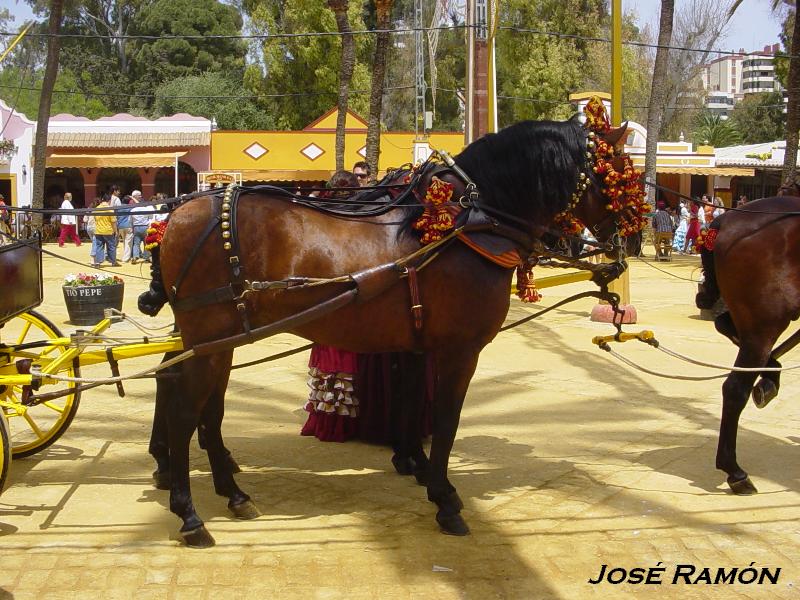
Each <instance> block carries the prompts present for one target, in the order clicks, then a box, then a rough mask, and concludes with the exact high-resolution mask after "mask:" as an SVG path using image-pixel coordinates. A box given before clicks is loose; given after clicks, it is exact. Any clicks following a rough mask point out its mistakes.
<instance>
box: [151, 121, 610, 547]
mask: <svg viewBox="0 0 800 600" xmlns="http://www.w3.org/2000/svg"><path fill="white" fill-rule="evenodd" d="M622 133H623V130H622V129H618V130H612V131H611V132H608V133H606V134H605V135H604V137H605V139H606V141H608V142H609V143H610V144H612V145H613V144H615V143H617V142H618V140H619V138H620V137H621V135H622ZM591 135H592V134H587V132H586V130H585V129H584V128H583V127H582V126H581V125H580V124H579V122H578V121H577V120H576V119H572V120H570V121H568V122H563V123H562V122H524V123H520V124H517V125H515V126H512V127H509V128H507V129H505V130H503V131H501V132H500V133H497V134H490V135H488V136H486V137H484V138H482V139H480V140H478V141H477V142H475V143H473V144H471V145H470V146H468V147H467V148H466V149H465V150H464V152H462V153H461V154H460V155H459V156H458V157H457V158H456V160H455V164H456V166H455V167H453V168H444V167H440V168H439V170H438V171H437V173H436V174H437V177H439V178H440V179H441V180H443V181H446V182H449V183H451V184H452V185H453V186H454V195H453V201H455V200H459V199H460V203H461V205H462V206H463V207H465V208H464V210H463V212H462V213H461V215H460V216H459V217H458V220H457V224H461V223H467V224H469V222H471V221H472V220H473V218H478V217H479V216H480V213H481V212H483V213H484V214H486V213H488V215H489V218H488V219H483V222H484V223H489V224H490V225H489V229H490V230H489V231H484V232H483V233H482V234H481V235H487V236H488V237H490V238H492V239H495V240H500V241H501V242H503V243H505V244H506V246H508V244H509V243H510V244H511V245H512V246H514V247H516V248H518V249H519V251H520V252H521V254H522V255H523V256H525V255H527V254H530V253H531V252H534V251H535V248H537V247H538V246H536V245H535V240H536V239H537V237H538V236H539V235H542V233H544V232H545V230H546V229H547V228H548V227H549V226H550V224H551V223H552V221H553V218H554V216H555V215H556V214H557V213H560V212H562V211H565V210H570V209H571V210H572V213H573V214H574V215H575V216H576V217H578V218H579V219H581V220H582V221H583V222H584V223H586V224H588V225H589V226H590V227H593V228H594V231H595V234H596V236H597V238H598V239H599V240H600V241H601V242H605V241H606V240H608V239H609V238H610V237H611V235H612V234H613V233H614V232H615V231H616V221H615V219H617V218H619V217H620V216H621V215H622V214H623V213H624V212H625V211H623V212H622V213H616V214H615V213H612V212H610V211H609V209H608V207H609V206H610V205H608V201H607V199H606V198H604V196H603V192H602V188H601V187H599V186H598V185H597V184H596V183H595V182H594V177H593V173H592V171H591V168H590V166H591V158H592V149H593V148H594V146H595V142H594V141H593V140H592V139H591ZM430 182H431V174H430V172H429V169H423V170H422V172H421V173H420V174H419V175H418V176H416V177H415V178H414V179H413V180H412V182H411V184H410V185H411V186H412V190H413V195H412V194H406V195H404V197H405V198H407V200H406V201H405V202H407V203H410V204H411V206H408V205H404V204H403V203H402V202H401V203H395V204H392V205H390V206H389V207H387V210H386V211H383V213H382V214H375V213H373V214H372V215H371V216H366V217H365V216H361V217H358V218H352V217H351V218H348V217H346V216H343V215H341V214H334V215H331V214H325V213H324V212H321V211H319V210H315V209H314V208H313V207H311V206H309V205H308V203H307V202H306V201H305V199H302V198H297V197H293V196H291V195H287V194H282V193H280V192H279V190H276V189H275V188H271V189H270V188H256V189H253V190H247V189H245V190H243V192H242V194H241V195H239V196H238V197H237V196H235V195H234V196H227V195H226V197H225V198H222V199H221V198H218V197H211V196H207V195H206V196H201V197H196V198H193V199H191V200H190V201H188V202H186V203H184V204H182V205H181V206H179V207H178V208H177V209H176V210H175V211H174V212H173V213H172V215H171V218H170V221H169V225H168V228H167V230H166V233H165V235H164V238H163V241H162V244H161V248H160V255H161V256H160V261H161V262H160V268H161V280H162V282H163V285H164V286H165V288H166V290H168V291H169V296H170V298H169V299H170V302H171V303H172V305H173V309H174V310H175V316H176V321H177V325H178V327H179V329H180V331H181V335H182V337H183V341H184V347H185V348H194V349H195V350H196V351H197V355H196V356H194V357H192V358H190V359H189V360H187V361H186V362H185V363H184V364H183V365H182V367H181V369H179V370H178V377H179V379H178V381H177V382H176V383H175V387H174V389H175V390H180V395H179V396H177V397H176V398H173V399H172V401H171V402H170V403H169V408H168V411H167V412H168V424H169V426H168V436H169V462H170V474H171V478H170V509H171V510H172V512H174V513H175V514H176V515H178V516H179V517H180V518H181V519H182V520H183V526H182V527H181V533H182V535H183V536H184V539H185V540H186V543H187V544H189V545H192V546H198V547H203V546H209V545H212V544H213V543H214V541H213V538H212V537H211V536H210V534H209V533H208V532H207V531H206V529H205V527H204V525H203V522H202V520H201V519H200V517H199V516H198V514H197V512H196V511H195V508H194V506H193V504H192V498H191V492H190V487H189V454H188V445H189V440H190V438H191V436H192V434H193V432H194V430H195V428H196V427H197V425H198V423H199V422H202V423H203V425H204V426H205V429H206V444H207V450H208V453H209V459H210V462H211V467H212V473H213V480H214V486H215V490H216V492H217V493H218V494H220V495H222V496H225V497H227V498H228V499H229V502H228V506H229V508H230V509H231V510H232V512H233V513H234V515H236V516H237V517H239V518H253V517H255V516H257V515H258V511H257V509H256V508H255V506H254V504H253V503H252V502H251V500H250V498H249V496H247V495H246V494H245V493H244V492H243V491H242V490H240V489H239V487H238V486H237V485H236V483H235V481H234V478H233V471H234V468H233V466H232V464H235V463H232V462H231V461H230V458H229V456H228V455H227V454H226V451H225V448H224V445H223V441H222V435H221V423H222V418H223V411H224V409H223V400H224V396H225V390H226V386H227V383H228V377H229V373H230V367H231V358H232V353H233V352H232V349H231V348H232V346H233V345H236V344H241V343H246V342H247V341H250V340H252V339H253V337H252V336H253V335H254V334H253V333H252V332H255V331H258V330H259V328H263V327H265V326H268V325H270V324H274V323H276V322H279V321H281V320H282V319H287V318H290V317H291V316H292V315H297V314H298V313H302V311H306V310H307V309H309V308H310V307H315V306H318V305H320V304H321V303H325V302H326V301H331V299H333V298H341V297H342V294H343V292H346V291H347V290H349V289H351V288H353V286H354V283H357V294H358V295H357V296H356V301H355V302H353V303H350V304H346V305H338V304H337V307H338V308H336V310H335V311H333V312H329V313H328V314H315V315H313V320H311V319H312V316H308V318H305V319H304V320H300V321H298V320H294V321H291V322H290V324H288V325H286V327H280V326H279V329H281V330H284V329H288V330H290V331H291V332H292V333H295V334H297V335H300V336H302V337H305V338H307V339H309V340H312V341H315V342H318V343H322V344H328V345H333V346H336V347H339V348H343V349H347V350H351V351H355V352H363V353H374V352H387V351H409V352H425V353H427V354H429V355H431V356H432V357H433V360H434V361H435V367H436V372H437V382H436V390H435V402H434V423H433V438H432V446H431V453H430V461H428V458H427V457H426V456H425V453H424V451H423V450H422V445H421V443H420V442H419V438H418V437H417V441H416V447H415V448H414V450H413V457H414V460H415V464H416V465H417V468H418V469H419V470H421V471H423V473H421V474H420V475H421V477H420V479H421V480H423V481H427V494H428V499H429V500H431V501H432V502H434V503H436V505H437V507H438V512H437V515H436V520H437V522H438V523H439V525H440V527H441V528H442V530H443V531H444V532H446V533H451V534H456V535H463V534H466V533H468V531H469V529H468V527H467V525H466V523H465V522H464V520H463V519H462V518H461V516H460V514H459V513H460V510H461V508H462V506H463V505H462V503H461V500H460V499H459V497H458V494H457V493H456V490H455V488H454V487H453V486H452V485H451V484H450V482H449V481H448V479H447V464H448V460H449V456H450V451H451V448H452V445H453V440H454V438H455V435H456V429H457V427H458V421H459V416H460V413H461V407H462V403H463V401H464V396H465V394H466V391H467V387H468V386H469V382H470V379H471V378H472V375H473V373H474V371H475V367H476V365H477V361H478V356H479V354H480V352H481V349H482V348H483V347H484V346H485V345H486V344H488V343H489V342H490V341H491V340H492V339H493V338H494V336H495V335H496V333H497V332H498V330H499V328H500V326H501V325H502V323H503V320H504V318H505V316H506V313H507V311H508V307H509V289H510V285H511V276H512V270H509V269H508V268H504V267H501V266H498V265H497V264H495V263H494V262H492V261H490V260H487V258H485V257H484V256H483V255H481V254H478V253H477V252H476V251H475V250H473V249H472V248H470V247H468V246H467V245H466V244H464V243H460V241H458V240H456V239H453V240H451V242H449V243H447V244H444V245H442V246H439V247H438V248H437V249H436V251H435V252H434V253H431V254H430V255H428V256H425V257H421V258H420V259H419V260H418V261H412V263H409V265H407V266H411V265H412V264H416V266H418V267H420V271H419V274H418V277H417V281H416V285H415V286H409V285H408V284H407V283H406V280H405V279H401V276H403V275H405V274H406V273H407V271H406V270H405V269H404V268H402V267H401V266H399V265H398V264H396V261H398V259H400V258H401V257H406V256H408V255H410V254H411V253H413V252H415V251H417V250H419V249H420V243H419V241H418V239H417V237H416V235H415V234H414V233H413V232H412V230H411V228H410V227H409V223H411V222H412V221H414V220H415V218H416V217H417V216H418V215H419V213H420V212H421V208H420V205H419V200H421V199H422V198H424V197H425V196H426V190H427V189H428V186H429V184H430ZM356 198H358V197H356ZM371 204H372V203H371ZM478 220H480V219H478ZM509 240H511V241H509ZM489 245H490V246H491V245H492V243H491V242H489ZM422 262H424V263H425V264H424V268H421V264H420V263H422ZM376 265H381V266H382V267H380V268H373V267H375V266H376ZM348 274H355V275H353V277H342V276H347V275H348ZM300 276H302V277H307V278H340V279H339V280H337V281H336V282H331V283H328V284H325V285H319V286H312V285H297V286H294V285H292V284H291V280H289V279H288V278H290V277H300ZM245 278H246V279H245ZM409 279H411V277H409ZM354 280H355V281H354ZM255 281H257V282H278V284H277V285H276V286H274V287H270V286H269V285H264V286H262V288H266V289H263V290H262V291H253V292H243V290H244V289H246V286H247V285H248V284H250V282H255ZM295 281H296V280H295ZM305 281H309V280H305ZM281 282H282V283H281ZM159 283H160V282H158V281H156V282H154V285H156V286H157V285H158V284H159ZM234 283H235V284H236V285H232V284H234ZM409 283H411V282H409ZM281 285H283V286H284V288H285V287H286V286H291V287H288V289H278V288H279V287H280V286H281ZM243 286H245V287H243ZM251 287H252V285H251ZM410 287H416V289H418V290H419V295H420V297H419V298H417V299H416V300H414V301H412V298H415V295H414V292H413V291H410ZM234 288H235V289H236V290H238V292H242V293H237V294H236V295H235V296H236V297H235V298H234V297H233V296H232V295H231V294H230V290H231V289H234ZM354 293H355V292H354ZM411 304H416V305H419V304H421V305H422V306H424V308H423V309H422V310H423V311H424V321H423V323H422V326H421V327H417V326H415V320H417V319H418V317H419V310H417V311H416V314H412V310H411ZM417 308H418V307H417ZM219 340H226V341H224V342H221V343H220V342H219Z"/></svg>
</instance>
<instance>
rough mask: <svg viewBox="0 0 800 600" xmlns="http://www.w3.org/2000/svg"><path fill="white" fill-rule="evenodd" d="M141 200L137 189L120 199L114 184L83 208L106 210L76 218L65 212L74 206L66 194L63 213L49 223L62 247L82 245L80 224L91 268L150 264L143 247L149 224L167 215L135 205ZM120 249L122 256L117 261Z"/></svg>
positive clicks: (160, 196)
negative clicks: (86, 240)
mask: <svg viewBox="0 0 800 600" xmlns="http://www.w3.org/2000/svg"><path fill="white" fill-rule="evenodd" d="M165 197H166V196H165V194H156V195H155V196H153V197H152V198H151V199H150V201H151V202H161V201H162V200H163V199H164V198H165ZM143 200H144V199H143V197H142V192H140V191H139V190H133V191H132V192H131V193H130V195H124V196H123V195H122V193H121V189H120V186H118V185H113V186H111V188H110V189H109V191H108V192H107V193H104V194H102V195H101V196H100V197H99V198H97V199H95V200H93V201H91V202H89V204H88V205H87V207H86V208H92V209H108V210H106V211H103V210H100V211H99V212H97V213H91V214H85V215H83V216H76V215H75V214H72V213H70V212H66V211H71V210H73V209H74V206H73V204H72V194H70V193H69V192H67V193H65V194H64V200H63V201H62V203H61V209H62V210H64V211H65V212H63V213H59V214H55V215H53V217H52V224H53V225H58V227H59V229H60V231H59V236H58V245H59V246H62V247H63V246H64V244H65V243H66V242H69V241H72V242H74V243H75V245H76V246H80V245H81V238H80V234H79V231H78V223H79V222H80V224H81V225H82V227H83V230H84V231H85V232H86V236H87V237H88V238H89V241H90V248H89V258H90V259H91V263H92V266H94V267H100V266H101V264H102V263H103V262H104V261H106V260H107V261H108V262H109V263H110V264H111V266H112V267H118V266H120V264H121V263H123V262H126V263H131V264H136V263H137V262H139V261H143V262H150V253H149V252H148V251H147V249H146V248H145V247H144V238H145V236H146V235H147V227H148V225H149V224H150V222H151V221H157V220H160V219H164V218H166V215H165V214H161V213H154V212H153V208H152V206H151V205H145V206H137V205H138V204H140V203H141V202H143ZM120 246H121V248H120ZM119 250H121V255H120V256H119V260H118V251H119Z"/></svg>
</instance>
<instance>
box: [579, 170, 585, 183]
mask: <svg viewBox="0 0 800 600" xmlns="http://www.w3.org/2000/svg"><path fill="white" fill-rule="evenodd" d="M580 178H581V181H583V180H584V179H586V173H583V172H582V173H581V174H580Z"/></svg>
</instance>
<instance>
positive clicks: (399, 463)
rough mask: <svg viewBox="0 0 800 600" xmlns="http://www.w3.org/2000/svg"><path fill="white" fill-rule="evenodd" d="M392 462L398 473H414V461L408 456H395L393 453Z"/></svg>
mask: <svg viewBox="0 0 800 600" xmlns="http://www.w3.org/2000/svg"><path fill="white" fill-rule="evenodd" d="M392 464H393V465H394V470H395V471H397V473H398V475H412V474H413V473H414V461H413V460H411V457H410V456H397V454H395V455H394V456H392Z"/></svg>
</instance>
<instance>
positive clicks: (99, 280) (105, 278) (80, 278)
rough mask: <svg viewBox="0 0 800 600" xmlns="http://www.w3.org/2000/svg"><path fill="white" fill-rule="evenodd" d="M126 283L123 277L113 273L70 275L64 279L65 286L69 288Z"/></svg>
mask: <svg viewBox="0 0 800 600" xmlns="http://www.w3.org/2000/svg"><path fill="white" fill-rule="evenodd" d="M118 283H125V282H124V281H123V279H122V277H118V276H117V275H114V274H112V273H78V274H77V275H76V274H74V273H70V274H69V275H67V276H66V277H64V285H65V286H68V287H81V286H98V285H116V284H118Z"/></svg>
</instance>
